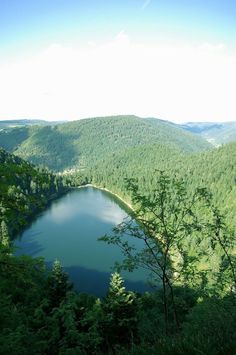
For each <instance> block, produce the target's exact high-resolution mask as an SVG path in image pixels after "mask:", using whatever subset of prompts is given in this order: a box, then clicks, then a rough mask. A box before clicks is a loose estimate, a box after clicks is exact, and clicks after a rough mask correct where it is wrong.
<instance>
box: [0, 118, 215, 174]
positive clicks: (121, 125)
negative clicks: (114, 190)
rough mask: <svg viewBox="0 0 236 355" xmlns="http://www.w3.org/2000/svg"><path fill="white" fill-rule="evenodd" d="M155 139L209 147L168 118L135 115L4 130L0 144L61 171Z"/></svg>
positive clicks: (190, 149)
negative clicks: (163, 119) (145, 117)
mask: <svg viewBox="0 0 236 355" xmlns="http://www.w3.org/2000/svg"><path fill="white" fill-rule="evenodd" d="M147 143H155V144H161V145H168V146H171V147H172V148H173V149H178V150H180V151H182V152H186V153H191V152H196V151H201V150H206V149H209V148H210V147H211V146H210V144H208V143H207V142H206V141H205V140H204V139H203V138H201V137H198V136H195V135H193V134H191V133H189V132H186V131H185V130H183V129H181V128H179V127H178V125H175V124H172V123H170V122H167V121H161V120H157V119H143V118H139V117H136V116H114V117H100V118H91V119H84V120H80V121H74V122H68V123H65V124H61V125H56V126H46V127H43V126H32V127H21V128H14V129H8V130H3V131H1V132H0V145H1V146H2V147H3V148H5V149H7V150H8V151H10V152H12V153H13V152H14V154H16V155H18V156H20V157H21V158H23V159H26V160H28V161H30V162H32V163H34V164H37V165H45V166H47V167H48V168H50V169H53V170H56V171H62V170H64V169H71V168H74V167H76V168H84V167H88V166H93V165H94V163H96V162H97V161H99V160H101V159H104V158H106V157H112V156H113V155H114V154H117V153H118V152H120V151H122V150H125V149H127V148H131V147H136V146H141V145H144V144H147Z"/></svg>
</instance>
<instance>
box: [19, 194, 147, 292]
mask: <svg viewBox="0 0 236 355" xmlns="http://www.w3.org/2000/svg"><path fill="white" fill-rule="evenodd" d="M128 212H129V211H128V210H127V207H126V206H125V205H124V204H122V203H121V202H120V200H119V199H117V198H116V197H114V196H113V195H112V194H110V193H108V192H105V191H102V190H99V189H96V188H93V187H84V188H81V189H76V190H73V191H71V192H69V193H68V194H67V195H65V196H63V197H61V198H60V199H58V200H56V201H54V202H53V203H52V204H51V206H50V207H49V208H48V209H47V210H46V211H45V212H43V213H42V214H41V215H40V216H38V218H37V219H36V220H35V222H33V223H32V225H31V227H30V228H28V229H27V230H25V232H24V233H23V234H22V235H21V236H19V237H18V238H17V240H16V242H15V245H16V246H18V247H19V248H20V249H19V250H18V251H17V254H18V255H19V254H27V255H32V256H34V257H38V256H43V257H44V258H45V261H46V263H48V264H49V265H51V264H52V263H53V261H54V260H55V259H59V260H60V262H61V264H62V266H63V267H64V270H65V271H66V272H68V273H69V275H70V278H71V280H72V281H73V283H74V285H75V287H76V289H77V290H79V291H82V292H89V293H93V294H96V295H100V296H101V295H104V294H105V293H106V292H107V289H108V285H109V279H110V274H111V272H112V267H113V266H114V263H115V261H119V260H122V254H121V251H120V250H119V248H118V247H116V246H112V245H107V244H106V243H104V242H100V241H98V240H97V239H98V238H99V237H101V236H103V235H104V234H109V233H112V228H113V227H114V226H115V225H117V224H119V223H120V222H122V220H123V219H124V218H125V217H127V214H128ZM134 242H135V243H140V241H134ZM122 276H123V277H124V278H125V283H126V287H127V289H130V290H134V291H140V292H142V291H144V290H147V289H148V288H147V286H146V285H145V283H144V280H145V279H146V276H147V275H146V273H145V271H143V270H136V271H135V272H133V273H129V272H125V273H122Z"/></svg>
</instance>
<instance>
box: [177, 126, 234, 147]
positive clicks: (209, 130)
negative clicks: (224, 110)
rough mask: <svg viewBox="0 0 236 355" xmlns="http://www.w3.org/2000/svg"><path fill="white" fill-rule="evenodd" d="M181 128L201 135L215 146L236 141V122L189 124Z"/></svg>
mask: <svg viewBox="0 0 236 355" xmlns="http://www.w3.org/2000/svg"><path fill="white" fill-rule="evenodd" d="M181 127H182V128H183V129H185V130H187V131H189V132H192V133H196V134H199V135H200V136H202V137H203V138H205V139H206V140H207V141H208V142H210V143H211V144H213V145H214V146H219V145H221V144H223V143H229V142H234V141H236V121H233V122H188V123H185V124H183V125H181Z"/></svg>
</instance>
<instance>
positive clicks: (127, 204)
mask: <svg viewBox="0 0 236 355" xmlns="http://www.w3.org/2000/svg"><path fill="white" fill-rule="evenodd" d="M89 186H90V187H94V188H95V189H99V190H103V191H106V192H109V193H110V194H111V195H114V196H116V197H117V198H118V199H119V200H121V201H122V202H123V203H124V204H125V205H126V206H127V207H129V209H131V211H132V212H135V211H134V208H133V206H132V205H131V204H130V203H128V202H126V201H125V200H124V199H123V198H122V197H120V196H119V195H118V194H116V193H115V192H112V191H111V190H108V189H107V188H106V187H100V186H96V185H93V184H86V185H82V186H78V188H79V189H81V188H83V187H89Z"/></svg>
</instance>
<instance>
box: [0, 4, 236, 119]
mask: <svg viewBox="0 0 236 355" xmlns="http://www.w3.org/2000/svg"><path fill="white" fill-rule="evenodd" d="M235 19H236V2H235V1H228V0H221V1H219V0H214V1H213V0H198V1H197V0H182V1H180V0H119V1H108V0H107V1H105V0H103V1H101V0H37V1H35V0H0V75H1V77H0V93H1V94H3V96H2V97H3V98H4V100H3V101H4V105H3V107H0V119H3V118H6V119H10V118H21V117H22V116H26V117H27V118H46V119H58V118H61V119H76V118H81V117H84V116H86V117H88V116H94V115H95V116H96V115H102V114H104V115H106V114H118V113H127V114H128V113H134V114H139V115H142V116H157V117H162V118H166V119H170V120H173V121H185V120H197V119H199V120H232V119H236V111H235V109H234V108H233V107H234V103H233V101H232V102H231V97H232V94H231V91H232V90H233V89H235V88H234V82H233V80H234V78H235V75H236V73H235V69H234V60H235V50H236V21H235ZM112 52H113V54H112ZM114 53H116V55H114ZM144 53H145V54H144ZM57 58H58V60H57ZM124 58H126V60H127V61H125V60H124ZM54 63H55V65H56V67H57V70H56V69H55V66H54ZM76 63H78V68H77V66H76ZM133 63H134V65H133ZM155 63H156V66H155ZM160 66H162V68H163V70H161V69H160ZM134 67H135V69H134ZM157 67H158V68H157ZM67 70H69V72H68V76H67V75H66V71H67ZM224 70H225V72H224ZM73 73H75V75H73ZM91 73H93V75H92V74H91ZM230 73H231V74H232V75H231V74H230ZM32 74H33V76H35V77H34V79H35V80H32ZM191 75H192V77H191ZM58 76H59V78H58ZM42 77H44V80H42ZM121 77H122V80H121ZM199 77H200V78H201V79H202V81H201V80H200V79H199ZM182 78H183V80H182ZM190 78H191V80H190ZM205 81H206V82H205ZM79 83H80V85H79ZM201 84H202V88H203V92H202V90H201ZM217 85H218V86H219V88H218V89H219V90H216V88H215V87H216V86H217ZM60 86H61V88H60ZM65 86H67V90H65ZM137 86H139V88H140V89H139V90H138V89H137ZM222 86H223V87H224V86H225V88H224V90H223V88H222ZM108 87H109V90H108ZM226 87H227V88H226ZM83 88H84V90H83ZM89 88H92V89H91V90H89ZM127 88H128V89H127ZM144 88H145V90H144ZM168 88H170V90H168ZM12 89H13V90H12ZM76 90H78V91H77V93H78V97H77V95H76ZM155 90H156V92H155ZM112 91H114V97H112V94H111V93H112ZM29 94H30V95H29ZM108 94H109V98H108V97H107V95H108ZM207 94H209V95H210V97H208V98H207ZM223 94H224V95H225V97H223V96H222V95H223ZM104 97H107V100H105V99H104ZM63 98H64V103H63V104H62V101H63V100H62V99H63ZM220 98H221V99H220ZM29 101H30V102H29ZM141 101H142V104H141V103H140V102H141ZM86 107H87V108H86ZM145 107H146V108H145ZM224 107H225V110H224ZM191 110H192V111H191Z"/></svg>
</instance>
